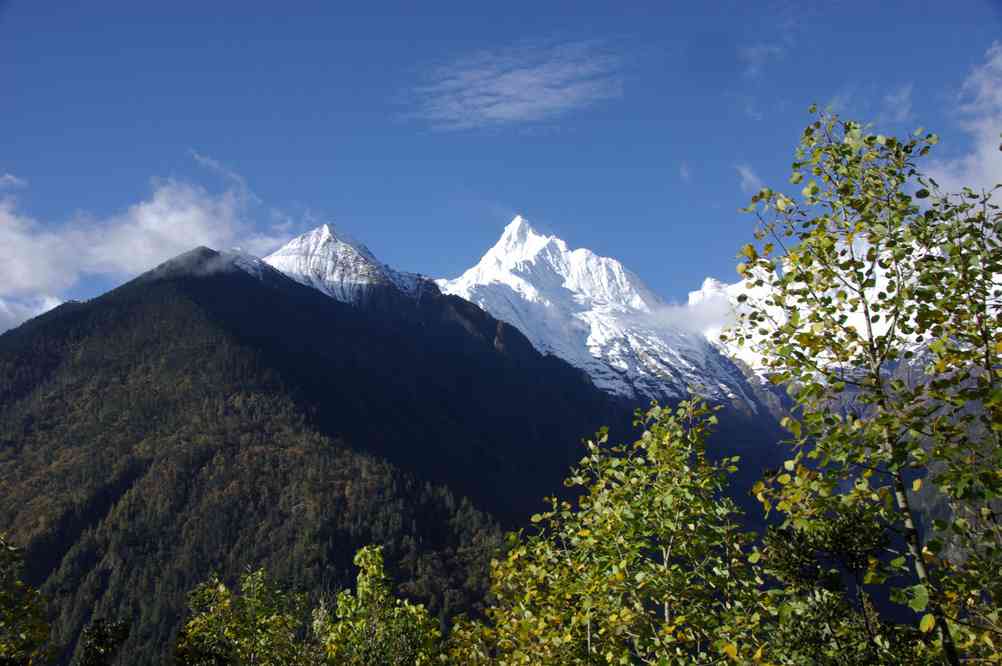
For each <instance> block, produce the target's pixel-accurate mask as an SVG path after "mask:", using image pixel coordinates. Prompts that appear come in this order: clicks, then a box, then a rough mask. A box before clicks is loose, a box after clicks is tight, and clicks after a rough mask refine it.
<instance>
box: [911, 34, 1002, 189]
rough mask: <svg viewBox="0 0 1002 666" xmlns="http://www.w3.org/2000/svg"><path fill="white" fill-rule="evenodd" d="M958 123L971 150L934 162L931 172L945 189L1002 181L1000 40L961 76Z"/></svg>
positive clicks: (1001, 56)
mask: <svg viewBox="0 0 1002 666" xmlns="http://www.w3.org/2000/svg"><path fill="white" fill-rule="evenodd" d="M958 101H959V102H960V107H959V112H960V124H961V127H962V128H963V130H964V131H966V132H967V133H968V135H969V136H970V139H971V143H972V150H971V152H969V153H968V154H966V155H962V156H960V157H957V158H955V159H950V160H940V161H938V162H934V163H933V164H932V166H931V167H930V169H929V173H930V175H931V176H932V177H933V178H935V179H936V181H937V182H938V183H939V184H940V186H942V187H943V188H944V189H945V190H946V191H950V192H956V191H959V190H960V189H961V188H963V187H965V186H967V187H972V188H975V189H977V190H980V189H982V188H984V189H989V188H991V187H993V186H994V185H996V184H998V183H1000V182H1002V150H1000V149H1002V146H1000V145H999V142H1000V141H1002V139H1000V137H999V134H1000V133H1002V42H995V43H993V44H992V46H991V48H989V49H988V51H987V52H986V53H985V62H984V63H983V64H981V65H979V66H977V67H975V68H974V69H973V70H972V71H971V73H970V74H969V75H968V77H967V78H966V79H965V80H964V83H963V86H962V87H961V90H960V95H959V100H958Z"/></svg>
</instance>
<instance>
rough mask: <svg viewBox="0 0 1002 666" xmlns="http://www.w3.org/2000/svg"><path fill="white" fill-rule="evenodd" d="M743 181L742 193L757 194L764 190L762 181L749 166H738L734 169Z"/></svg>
mask: <svg viewBox="0 0 1002 666" xmlns="http://www.w3.org/2000/svg"><path fill="white" fill-rule="evenodd" d="M734 169H735V170H736V171H737V172H738V177H739V178H740V179H741V191H742V192H744V193H745V194H755V193H756V192H758V191H759V190H761V189H762V179H761V178H759V177H758V174H756V173H755V172H754V171H752V168H751V167H750V166H748V165H747V164H738V165H736V166H735V167H734Z"/></svg>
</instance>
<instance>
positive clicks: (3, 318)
mask: <svg viewBox="0 0 1002 666" xmlns="http://www.w3.org/2000/svg"><path fill="white" fill-rule="evenodd" d="M62 302H63V301H62V299H60V298H56V297H55V296H34V297H31V298H28V299H4V298H0V333H2V332H4V331H6V330H7V329H9V328H14V327H15V326H17V325H18V324H20V323H22V322H24V321H25V320H28V319H31V318H32V317H37V316H38V315H40V314H42V313H44V312H48V311H49V310H51V309H52V308H54V307H56V306H57V305H60V304H61V303H62Z"/></svg>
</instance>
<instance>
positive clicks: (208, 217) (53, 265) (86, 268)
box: [0, 156, 289, 331]
mask: <svg viewBox="0 0 1002 666" xmlns="http://www.w3.org/2000/svg"><path fill="white" fill-rule="evenodd" d="M200 157H202V159H203V160H209V159H210V158H205V157H204V156H200ZM206 163H207V162H206ZM232 175H233V177H234V178H236V179H238V180H234V181H232V182H230V185H229V187H227V188H225V189H224V190H222V191H216V192H214V191H210V190H208V189H206V188H205V187H202V186H200V185H196V184H192V183H187V182H183V181H178V180H171V179H168V180H154V181H153V183H152V191H151V193H150V195H149V196H148V197H147V198H145V199H143V200H142V201H139V202H137V203H134V204H132V205H130V206H128V207H127V208H125V209H124V210H123V211H121V212H120V213H117V214H115V215H111V216H109V217H105V218H94V217H88V216H86V215H78V216H77V217H75V218H74V219H72V220H70V221H69V222H66V223H64V224H52V223H43V222H41V221H39V220H37V219H34V218H32V217H31V216H29V215H27V214H26V213H24V212H23V211H21V210H19V208H18V205H17V202H16V201H15V199H14V198H13V197H11V196H7V197H0V331H3V330H4V329H6V328H9V327H10V326H13V325H16V324H17V323H19V322H20V321H22V320H23V319H26V318H28V317H32V316H34V315H36V314H38V313H39V312H40V311H41V310H40V308H43V306H45V305H46V304H58V303H59V302H60V300H61V299H60V294H62V293H64V292H65V291H66V290H68V289H70V288H72V287H74V286H75V285H77V284H78V283H79V282H80V281H81V280H82V279H84V278H85V277H87V276H107V277H112V278H125V277H129V276H132V275H136V274H138V273H140V272H142V271H145V270H148V269H150V268H152V267H153V266H155V265H157V264H158V263H160V262H162V261H165V260H167V259H169V258H171V257H173V256H175V255H177V254H180V253H181V252H184V251H186V250H190V249H191V248H193V247H195V246H197V245H206V246H208V247H213V248H217V249H230V248H233V247H240V248H241V249H243V250H244V251H246V252H249V253H251V254H257V255H262V254H266V253H267V252H270V251H271V250H274V249H275V248H277V247H278V246H279V245H281V243H282V242H284V241H285V240H287V239H288V234H289V221H288V218H287V217H282V216H278V217H276V216H275V215H273V214H272V213H273V211H269V210H261V207H260V206H258V205H257V201H258V200H257V198H256V197H255V196H254V195H253V193H251V192H250V190H249V189H247V188H246V183H244V182H243V179H242V178H240V177H239V176H238V175H236V174H232ZM262 218H264V219H262ZM45 309H47V308H45Z"/></svg>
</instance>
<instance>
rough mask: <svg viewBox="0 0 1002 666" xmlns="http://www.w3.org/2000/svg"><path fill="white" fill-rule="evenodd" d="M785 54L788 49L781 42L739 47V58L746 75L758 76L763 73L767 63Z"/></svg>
mask: <svg viewBox="0 0 1002 666" xmlns="http://www.w3.org/2000/svg"><path fill="white" fill-rule="evenodd" d="M785 54H786V49H785V48H784V47H783V46H780V45H779V44H754V45H752V46H743V47H741V48H739V49H738V60H740V61H741V63H742V64H743V65H744V74H745V76H747V77H750V78H756V77H759V76H761V75H762V72H763V71H764V69H765V66H766V65H768V64H769V63H770V62H771V61H773V60H779V59H780V58H782V57H783V56H784V55H785Z"/></svg>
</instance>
